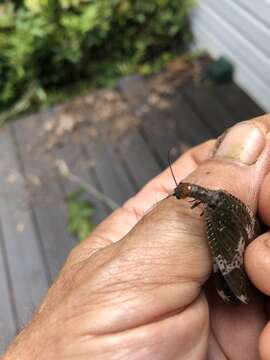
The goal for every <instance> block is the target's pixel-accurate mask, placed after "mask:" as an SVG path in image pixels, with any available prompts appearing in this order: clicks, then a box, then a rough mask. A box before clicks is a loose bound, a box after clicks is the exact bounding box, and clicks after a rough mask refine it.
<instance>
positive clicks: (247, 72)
mask: <svg viewBox="0 0 270 360" xmlns="http://www.w3.org/2000/svg"><path fill="white" fill-rule="evenodd" d="M192 26H193V32H194V35H195V38H196V42H197V45H198V46H199V48H204V49H206V50H207V51H208V52H209V53H210V54H211V55H213V56H214V57H216V56H219V55H225V56H226V57H227V58H228V59H229V60H230V61H231V62H233V63H234V64H235V65H236V73H235V80H236V82H237V83H238V84H239V85H240V86H241V87H242V88H243V89H245V91H246V92H247V93H249V94H250V95H251V96H252V97H253V98H254V99H255V100H256V101H257V103H258V104H259V105H261V106H262V107H263V108H264V109H265V110H266V111H270V0H198V6H197V8H196V10H195V11H194V14H193V16H192Z"/></svg>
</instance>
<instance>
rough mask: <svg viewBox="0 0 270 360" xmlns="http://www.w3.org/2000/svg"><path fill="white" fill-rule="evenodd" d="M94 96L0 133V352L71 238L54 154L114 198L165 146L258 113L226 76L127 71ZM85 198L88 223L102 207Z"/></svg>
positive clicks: (64, 183)
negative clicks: (201, 81) (172, 79)
mask: <svg viewBox="0 0 270 360" xmlns="http://www.w3.org/2000/svg"><path fill="white" fill-rule="evenodd" d="M168 81H169V80H168ZM96 96H97V97H94V98H93V97H92V95H89V96H85V97H84V98H82V99H81V100H76V101H75V102H73V103H72V105H70V104H65V105H62V106H60V107H57V108H55V109H52V110H48V111H45V112H42V113H40V114H37V115H31V116H28V117H26V118H24V119H21V120H20V121H17V122H13V123H11V124H10V125H8V126H5V127H4V128H3V129H2V130H1V131H0V153H1V160H0V196H1V198H0V200H1V201H0V354H1V352H3V351H4V349H5V347H6V346H7V344H8V342H9V341H10V340H11V339H12V337H13V336H14V334H16V332H18V331H19V329H20V328H21V327H22V326H24V325H25V324H26V323H27V322H28V321H29V319H30V318H31V315H32V313H33V311H34V310H35V309H36V307H37V306H38V304H39V303H40V301H41V299H42V297H43V296H44V294H45V293H46V291H47V289H48V287H49V286H50V284H51V282H52V281H53V279H54V278H55V277H56V275H57V273H58V271H59V269H60V268H61V266H62V265H63V263H64V261H65V259H66V257H67V255H68V253H69V251H70V250H71V249H72V247H73V246H74V244H75V243H76V239H74V237H73V236H71V235H70V234H69V233H68V231H67V226H66V204H65V199H66V196H67V194H69V193H70V192H71V191H73V190H74V189H76V188H77V186H76V185H74V184H73V183H71V182H69V181H68V180H66V179H64V178H61V176H60V175H59V173H58V172H57V168H56V167H55V166H54V164H55V159H62V160H64V161H65V162H66V164H67V165H68V167H69V168H70V170H71V171H72V173H74V174H76V175H77V176H79V177H80V178H82V179H84V180H86V181H87V182H89V183H91V184H92V185H94V186H95V187H96V188H98V189H99V190H101V191H102V192H103V193H105V194H107V195H108V196H110V197H111V198H112V199H113V200H114V201H115V202H117V203H118V204H122V203H123V202H124V201H125V200H126V199H128V198H129V197H130V196H131V195H133V194H134V193H135V192H136V191H137V190H138V189H140V188H141V187H142V186H143V185H144V184H145V183H146V182H147V181H148V180H149V179H151V178H152V177H153V176H155V175H157V174H158V173H159V172H160V171H161V170H162V169H163V168H165V167H166V166H167V151H168V149H170V148H172V147H174V148H175V151H174V157H177V156H178V155H179V154H180V153H181V152H183V151H184V150H186V149H187V148H188V147H189V146H192V145H195V144H197V143H199V142H202V141H204V140H207V139H209V138H211V137H215V136H217V135H218V134H220V133H221V132H222V131H223V130H224V129H225V128H227V127H229V126H231V125H232V124H234V123H236V122H238V121H241V120H244V119H248V118H251V117H254V116H257V115H260V114H262V110H261V109H260V108H259V107H258V106H257V105H256V104H255V103H254V102H253V101H252V100H251V99H250V98H249V97H248V96H247V95H246V94H245V93H244V92H243V91H242V90H241V89H239V88H238V87H237V86H236V85H234V84H228V85H222V86H219V87H212V86H206V85H199V86H197V85H195V84H194V83H193V82H192V81H187V82H185V84H184V85H183V84H180V85H179V84H175V85H174V86H172V87H170V86H169V85H168V83H166V81H165V83H164V82H163V83H162V81H161V80H160V79H159V78H158V76H157V77H152V78H150V79H147V80H144V79H142V78H139V77H130V78H125V79H123V80H121V81H120V82H119V85H118V87H117V89H114V90H104V91H100V92H96ZM98 103H99V106H100V108H99V109H100V110H98V108H96V107H97V104H98ZM103 105H104V106H103ZM114 107H115V108H116V109H115V110H114V111H111V110H109V109H110V108H114ZM81 108H83V111H78V109H81ZM106 109H107V110H106ZM72 117H73V118H74V117H76V119H77V120H76V121H77V122H76V124H75V125H74V124H73V128H72V129H70V128H68V129H62V130H61V127H59V124H61V121H63V119H64V120H65V121H64V122H65V123H68V122H69V121H70V119H71V118H72ZM57 126H58V128H57ZM71 127H72V126H71ZM172 186H173V183H172ZM89 199H90V200H91V201H92V202H93V203H94V204H95V222H96V223H98V222H100V221H101V220H102V219H103V218H105V217H106V216H107V215H108V214H109V212H110V211H109V209H108V208H107V207H106V206H105V205H104V204H101V203H99V202H98V201H97V200H96V199H95V198H93V197H91V196H90V195H89Z"/></svg>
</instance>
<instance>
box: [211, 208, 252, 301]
mask: <svg viewBox="0 0 270 360" xmlns="http://www.w3.org/2000/svg"><path fill="white" fill-rule="evenodd" d="M241 221H242V219H240V218H239V216H238V215H237V213H235V212H233V211H230V210H229V209H224V210H222V211H221V210H220V209H218V210H215V209H211V208H209V207H206V225H207V237H208V241H209V246H210V249H211V252H212V255H213V258H214V263H215V264H216V275H215V276H217V278H216V281H217V282H218V283H220V280H221V279H220V277H221V275H222V277H223V278H224V280H225V282H226V284H227V285H228V287H229V289H230V291H231V293H232V294H233V295H234V296H235V297H236V298H237V299H239V300H240V301H241V302H244V303H248V302H249V297H250V296H249V292H250V285H249V280H248V278H247V275H246V273H245V270H244V264H243V262H244V251H245V247H246V244H247V241H248V235H247V232H246V230H245V226H244V224H242V222H241ZM214 270H215V269H214ZM221 286H222V284H221ZM226 289H227V287H225V286H224V288H223V289H222V288H219V289H218V290H219V291H218V292H219V294H220V295H221V293H220V292H221V291H222V290H223V291H224V293H225V295H226V292H227V294H229V292H228V291H226ZM227 290H228V289H227ZM229 295H230V296H228V302H234V301H230V298H231V294H229ZM221 297H222V296H221ZM225 297H226V296H224V298H223V300H224V301H226V299H225Z"/></svg>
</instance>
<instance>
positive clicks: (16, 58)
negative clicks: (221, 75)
mask: <svg viewBox="0 0 270 360" xmlns="http://www.w3.org/2000/svg"><path fill="white" fill-rule="evenodd" d="M192 4H193V0H147V1H146V0H135V1H134V0H16V1H5V2H4V3H3V4H1V5H0V54H1V55H0V110H1V109H4V108H6V107H7V106H12V105H14V104H15V102H16V101H17V100H18V99H20V98H21V97H23V95H24V94H25V93H26V92H27V90H28V89H29V84H36V87H37V89H42V90H43V91H44V92H45V93H51V92H55V89H56V88H57V89H58V90H59V89H65V88H66V87H70V86H73V85H74V83H78V82H81V81H88V82H89V83H91V84H93V85H112V84H113V83H114V81H115V80H116V79H117V78H118V77H119V76H122V75H126V74H130V73H134V72H139V73H143V74H146V73H149V72H151V71H153V70H154V71H155V70H158V69H160V67H162V66H163V65H164V63H166V61H168V59H169V58H170V57H171V55H170V54H171V52H172V51H176V50H177V49H180V48H182V46H183V44H185V43H186V42H187V41H188V40H190V32H189V27H188V21H187V15H188V13H189V11H190V8H191V6H192ZM37 98H38V102H46V99H45V98H44V96H43V97H42V99H40V98H39V97H38V96H37ZM48 98H50V97H47V99H48ZM34 101H37V99H36V98H35V97H34Z"/></svg>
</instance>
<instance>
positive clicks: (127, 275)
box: [4, 116, 270, 360]
mask: <svg viewBox="0 0 270 360" xmlns="http://www.w3.org/2000/svg"><path fill="white" fill-rule="evenodd" d="M269 129H270V118H269V117H267V116H265V117H261V118H257V119H254V120H253V121H252V122H245V123H242V124H240V125H237V127H234V129H233V130H231V131H229V133H228V134H227V136H226V137H225V139H224V140H223V142H222V144H221V145H220V147H219V148H218V150H217V152H216V153H215V156H214V157H213V158H210V157H211V156H210V153H211V151H212V150H213V148H214V144H215V142H214V141H213V140H212V141H208V142H206V143H204V144H202V145H199V146H198V147H195V148H193V149H191V150H190V151H188V152H187V153H186V154H184V155H183V156H182V157H181V158H180V159H179V160H177V161H176V163H175V164H174V166H173V168H174V172H175V176H176V178H177V179H179V181H180V180H182V179H183V178H186V179H185V181H189V182H192V183H197V184H200V185H202V186H205V187H207V188H213V189H218V188H221V189H225V190H227V191H229V192H230V193H232V194H234V195H235V196H237V197H238V198H240V199H241V200H242V201H244V202H245V203H246V204H247V205H248V206H249V207H250V208H251V209H252V210H253V211H254V212H255V211H256V210H257V208H258V209H259V213H260V215H261V217H262V218H263V219H264V220H265V222H266V223H267V224H269V223H270V213H269V212H268V208H267V201H266V200H265V199H266V198H267V195H269V196H270V193H269V192H270V190H267V189H270V187H269V182H270V175H267V173H268V171H269V169H270V160H269V159H270V140H269V137H268V136H266V133H267V132H268V130H269ZM172 187H173V186H172V178H171V174H170V172H169V171H168V170H166V171H164V172H163V173H162V174H161V175H159V176H158V177H157V178H155V179H153V180H152V181H150V182H149V183H148V184H147V185H146V186H145V187H144V188H143V189H142V190H141V191H140V192H139V193H138V194H137V195H136V196H135V197H133V198H132V199H130V200H129V201H128V202H127V203H126V204H124V206H123V207H122V208H120V209H118V210H117V211H115V212H114V213H113V214H112V215H111V216H110V217H108V218H107V219H106V220H105V221H104V222H103V223H101V224H100V225H99V226H98V227H97V228H96V229H95V230H94V232H93V233H92V234H91V236H90V237H89V238H88V239H87V240H85V241H84V242H83V243H82V244H80V245H78V246H77V247H76V248H75V249H74V250H73V251H72V252H71V254H70V256H69V258H68V260H67V262H66V264H65V266H64V268H63V270H62V271H61V273H60V275H59V277H58V279H57V281H56V282H55V284H54V285H53V286H52V288H51V289H50V290H49V292H48V294H47V296H46V298H45V300H44V302H43V304H42V305H41V307H40V309H39V311H38V312H37V314H36V315H35V316H34V318H33V320H32V322H31V323H30V324H29V325H28V326H27V327H26V328H25V329H24V330H23V331H22V332H21V333H20V334H19V336H18V337H17V338H16V339H15V341H14V342H13V344H12V345H11V346H10V348H9V350H8V351H7V353H6V356H5V357H4V359H5V360H12V359H20V360H24V359H27V360H33V359H40V360H42V359H51V360H53V359H57V360H58V359H78V360H80V359H90V358H93V359H96V360H98V359H103V360H105V359H120V358H122V359H174V358H175V359H195V360H199V359H205V358H208V359H215V360H217V359H218V360H219V359H225V358H229V359H252V360H254V359H257V358H258V357H259V354H258V351H259V350H260V352H261V356H262V357H263V358H264V359H267V358H268V359H269V358H270V349H269V346H267V340H268V339H269V337H270V333H269V332H270V327H269V326H268V325H267V326H266V327H265V329H264V330H263V328H264V326H265V325H266V323H267V320H268V315H267V312H266V309H265V299H264V298H263V297H261V296H259V295H257V296H254V298H253V299H252V301H251V303H250V304H249V305H239V306H237V307H235V306H231V305H227V304H224V303H223V302H222V301H221V300H220V299H219V297H218V296H217V294H216V292H215V291H214V290H213V289H212V288H211V284H208V285H207V286H206V291H205V286H204V284H205V283H206V282H207V280H208V278H209V276H210V273H211V270H212V261H211V257H210V253H209V248H208V244H207V239H206V236H205V229H204V221H203V218H201V217H200V216H199V214H200V210H198V209H194V210H191V209H190V204H189V203H188V202H187V201H185V200H177V199H175V198H172V197H170V198H167V199H165V200H163V201H161V202H160V203H158V204H157V205H156V206H155V207H154V208H153V210H152V211H150V212H149V213H147V215H145V216H144V214H145V212H146V211H147V210H148V209H149V208H151V207H152V206H153V205H154V204H156V203H157V202H159V201H160V200H162V199H164V198H165V197H166V196H167V195H168V194H170V193H172ZM260 189H261V190H260ZM268 198H269V197H268ZM267 236H268V238H267V239H269V235H266V234H265V235H262V236H260V237H259V238H258V239H256V240H255V241H254V242H253V243H252V244H251V245H250V246H249V247H248V249H247V251H246V256H245V263H246V268H247V271H248V274H249V275H250V277H251V279H252V280H253V282H254V283H255V284H256V285H257V287H258V288H260V289H261V290H263V291H265V292H266V293H267V294H270V281H269V279H268V277H269V276H268V274H269V271H270V269H269V266H270V265H269V264H270V262H269V261H268V260H267V256H266V255H265V254H267V250H266V249H267V248H266V246H265V245H264V244H265V241H266V240H265V239H266V237H267ZM257 256H258V257H257ZM259 256H260V258H259ZM256 257H257V258H256ZM264 270H267V271H268V273H266V275H265V273H264ZM262 330H263V333H262V335H261V332H262ZM260 336H261V341H260V349H259V347H258V342H259V337H260ZM268 342H269V341H268ZM243 349H244V351H243Z"/></svg>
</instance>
